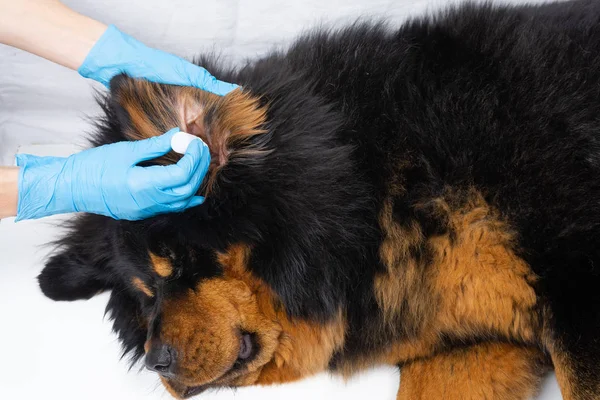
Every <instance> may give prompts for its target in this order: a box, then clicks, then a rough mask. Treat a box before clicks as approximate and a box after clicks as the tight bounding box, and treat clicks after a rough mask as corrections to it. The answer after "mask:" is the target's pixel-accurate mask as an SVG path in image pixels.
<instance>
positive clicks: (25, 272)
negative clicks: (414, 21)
mask: <svg viewBox="0 0 600 400" xmlns="http://www.w3.org/2000/svg"><path fill="white" fill-rule="evenodd" d="M505 2H512V3H517V2H520V1H519V0H505ZM528 2H529V3H538V2H542V0H529V1H528ZM65 3H67V4H68V5H69V6H71V7H73V8H74V9H76V10H78V11H81V12H83V13H85V14H87V15H89V16H92V17H94V18H97V19H99V20H101V21H103V22H105V23H113V24H115V25H117V26H118V27H119V28H120V29H122V30H123V31H125V32H127V33H129V34H132V35H133V36H135V37H137V38H138V39H140V40H142V41H144V42H145V43H147V44H148V45H151V46H154V47H158V48H161V49H164V50H167V51H170V52H173V53H176V54H178V55H181V56H184V57H188V58H191V57H193V56H194V55H196V54H199V53H200V52H201V51H207V50H216V51H218V52H220V53H222V54H223V55H224V56H225V58H226V59H227V60H229V61H230V62H232V63H238V62H240V61H241V60H242V59H244V58H247V57H255V56H258V55H260V54H264V53H265V52H267V51H268V50H269V49H271V48H272V47H274V46H281V45H284V44H285V43H287V42H289V41H290V40H291V39H292V38H293V37H294V36H295V35H296V34H297V33H298V32H300V31H302V30H304V29H307V28H310V27H312V26H315V25H317V24H319V23H322V22H330V23H342V22H344V21H348V20H354V19H355V18H357V17H364V16H384V17H386V18H388V19H389V20H390V21H393V22H396V21H398V22H399V21H401V20H403V19H404V18H406V16H408V15H415V14H416V13H418V12H422V11H423V10H426V9H428V8H430V9H435V8H436V7H437V6H439V5H443V4H448V3H449V1H447V0H284V1H282V0H205V1H199V0H167V1H160V0H128V1H123V0H103V1H97V0H68V1H65ZM0 12H1V11H0ZM92 88H97V89H102V88H101V87H100V86H99V85H97V84H95V83H91V82H90V81H86V80H84V79H82V78H80V77H79V76H78V75H77V74H76V73H75V72H73V71H70V70H67V69H65V68H62V67H59V66H57V65H53V64H51V63H49V62H47V61H45V60H42V59H39V58H37V57H35V56H32V55H30V54H26V53H23V52H21V51H18V50H15V49H12V48H8V47H6V46H1V45H0V165H3V164H4V165H12V163H13V159H14V154H15V152H16V151H17V149H18V148H19V147H20V146H30V145H34V146H33V147H28V151H39V152H41V153H44V154H49V153H52V154H55V152H59V153H60V152H67V153H68V152H70V151H72V149H73V147H72V146H73V144H75V145H77V144H82V143H83V138H84V137H85V134H86V132H89V131H90V129H91V128H90V124H89V123H88V122H87V121H86V119H85V118H84V117H85V116H86V115H87V116H90V115H91V116H93V115H95V114H97V113H98V108H97V106H96V105H95V103H94V101H93V96H92V90H91V89H92ZM40 144H55V145H56V146H53V147H47V146H35V145H40ZM65 218H69V216H63V217H54V218H48V219H45V220H42V221H27V222H22V223H19V224H14V223H13V222H12V221H11V220H4V221H2V222H1V223H0V312H1V313H2V319H1V321H2V325H1V326H0V343H1V344H2V346H3V348H2V350H3V351H2V352H1V354H2V355H3V357H2V362H0V399H19V400H20V399H41V398H44V399H61V400H80V399H89V400H96V399H98V400H105V399H115V400H118V399H128V400H130V399H168V398H169V396H168V395H166V394H165V393H164V390H163V389H162V388H161V387H160V386H159V385H158V383H157V379H156V377H155V376H154V375H153V374H150V373H146V372H141V373H139V374H138V373H137V370H133V371H132V372H128V371H127V365H126V363H124V362H119V347H118V343H117V341H116V338H115V337H114V336H113V335H112V334H111V332H110V324H109V323H108V322H107V321H103V309H104V306H105V304H106V296H100V297H97V298H95V299H93V300H90V301H88V302H78V303H54V302H51V301H49V300H47V299H45V298H44V297H43V296H42V295H41V293H40V292H39V289H38V288H37V285H36V282H35V276H36V275H37V274H38V273H39V271H40V269H41V266H42V262H43V259H44V258H45V257H46V255H47V254H48V249H47V248H44V247H42V245H43V244H44V243H47V242H48V241H50V240H52V239H53V238H55V237H56V235H57V234H58V233H59V231H60V230H59V228H57V227H56V225H60V221H62V220H63V219H65ZM397 386H398V375H397V372H396V371H394V370H393V369H387V368H382V369H378V370H375V371H372V372H370V373H367V374H365V375H363V376H360V377H358V378H356V379H354V380H352V381H351V382H350V383H349V384H348V385H345V384H344V383H343V382H342V381H341V380H340V379H338V378H330V377H327V376H324V375H323V376H318V377H315V378H312V379H309V380H307V381H303V382H299V383H296V384H292V385H285V386H282V387H275V388H249V389H242V390H239V391H238V392H237V394H234V392H231V391H223V392H220V393H217V394H212V393H211V394H207V395H204V396H201V397H200V398H206V399H233V398H235V399H238V400H244V399H256V398H261V399H264V400H266V399H280V398H282V397H288V398H290V399H306V398H311V399H313V400H321V399H323V400H325V399H331V398H334V397H339V398H346V399H361V400H362V399H367V398H368V399H373V400H392V399H394V398H395V393H396V390H397ZM539 398H540V399H543V400H555V399H560V398H561V397H560V394H559V392H558V389H557V387H556V383H555V381H554V380H553V379H550V380H549V381H548V383H547V384H546V385H545V387H544V391H543V392H542V394H541V395H540V397H539Z"/></svg>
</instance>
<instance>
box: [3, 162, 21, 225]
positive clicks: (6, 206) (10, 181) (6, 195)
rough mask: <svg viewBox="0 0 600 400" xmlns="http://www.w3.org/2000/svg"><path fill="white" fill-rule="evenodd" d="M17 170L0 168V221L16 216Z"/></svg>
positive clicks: (15, 168)
mask: <svg viewBox="0 0 600 400" xmlns="http://www.w3.org/2000/svg"><path fill="white" fill-rule="evenodd" d="M18 182H19V168H17V167H0V219H2V218H6V217H13V216H15V215H17V201H18Z"/></svg>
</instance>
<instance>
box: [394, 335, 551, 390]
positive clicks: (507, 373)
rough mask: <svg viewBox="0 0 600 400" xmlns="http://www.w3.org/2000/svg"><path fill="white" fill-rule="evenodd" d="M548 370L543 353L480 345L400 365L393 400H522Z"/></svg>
mask: <svg viewBox="0 0 600 400" xmlns="http://www.w3.org/2000/svg"><path fill="white" fill-rule="evenodd" d="M546 371H548V366H547V363H546V362H545V357H544V355H543V353H542V352H541V351H540V350H538V349H535V348H531V347H520V346H517V345H512V344H506V343H483V344H478V345H474V346H471V347H467V348H461V349H456V350H453V351H451V352H449V353H443V354H438V355H436V356H434V357H431V358H427V359H423V360H417V361H414V362H411V363H410V364H407V365H403V366H402V367H401V372H400V390H399V391H398V397H397V399H398V400H438V399H444V400H481V399H488V400H525V399H529V398H531V396H532V395H534V394H535V393H536V391H537V390H538V388H539V385H540V381H541V377H542V375H543V374H544V373H545V372H546Z"/></svg>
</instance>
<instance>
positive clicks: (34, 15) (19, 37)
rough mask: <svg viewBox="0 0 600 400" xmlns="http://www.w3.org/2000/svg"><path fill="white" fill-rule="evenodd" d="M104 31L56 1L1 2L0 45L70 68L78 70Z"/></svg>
mask: <svg viewBox="0 0 600 400" xmlns="http://www.w3.org/2000/svg"><path fill="white" fill-rule="evenodd" d="M106 28H107V26H106V25H104V24H102V23H100V22H98V21H95V20H93V19H91V18H89V17H86V16H83V15H81V14H78V13H76V12H75V11H73V10H71V9H70V8H68V7H66V6H65V5H63V4H62V3H60V2H59V1H58V0H0V43H4V44H7V45H9V46H13V47H17V48H20V49H22V50H25V51H27V52H30V53H33V54H36V55H38V56H41V57H44V58H46V59H48V60H50V61H53V62H55V63H58V64H61V65H63V66H65V67H68V68H71V69H77V68H79V66H80V65H81V64H82V63H83V61H84V59H85V57H86V56H87V54H88V53H89V52H90V50H91V48H92V47H93V46H94V44H95V43H96V41H97V40H98V38H100V36H102V34H103V33H104V31H105V30H106Z"/></svg>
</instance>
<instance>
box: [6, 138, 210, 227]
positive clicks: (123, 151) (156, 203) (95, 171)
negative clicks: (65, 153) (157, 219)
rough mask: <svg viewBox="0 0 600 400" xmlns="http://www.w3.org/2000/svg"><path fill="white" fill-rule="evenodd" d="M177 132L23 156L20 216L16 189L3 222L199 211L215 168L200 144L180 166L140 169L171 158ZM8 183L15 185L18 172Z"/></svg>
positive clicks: (19, 160) (191, 148) (19, 157)
mask: <svg viewBox="0 0 600 400" xmlns="http://www.w3.org/2000/svg"><path fill="white" fill-rule="evenodd" d="M178 131H179V129H177V128H175V129H172V130H170V131H169V132H167V133H166V134H164V135H161V136H157V137H153V138H150V139H146V140H140V141H136V142H120V143H113V144H109V145H105V146H100V147H96V148H93V149H89V150H84V151H82V152H80V153H77V154H74V155H72V156H70V157H66V158H63V157H37V156H32V155H28V154H19V155H17V165H18V167H19V168H18V175H19V177H18V204H17V207H16V213H15V212H14V211H15V207H14V195H13V194H12V192H11V191H12V190H14V183H11V184H9V186H7V190H8V191H9V192H8V194H7V204H6V210H5V211H4V212H3V213H7V214H6V215H4V216H10V215H14V214H16V216H17V221H19V220H24V219H35V218H41V217H45V216H49V215H55V214H63V213H69V212H89V213H94V214H99V215H105V216H108V217H112V218H114V219H126V220H139V219H144V218H149V217H151V216H154V215H157V214H163V213H167V212H175V211H183V210H184V209H186V208H188V207H193V206H197V205H200V204H202V202H203V201H204V198H203V197H201V196H197V195H196V193H197V191H198V189H199V188H200V185H201V183H202V180H203V178H204V175H205V174H206V172H207V170H208V166H209V164H210V151H209V150H208V147H207V146H206V144H204V143H203V142H202V141H201V140H199V139H195V140H192V141H191V142H190V143H189V145H188V147H187V150H186V152H185V154H184V156H183V157H182V158H181V160H179V162H178V163H177V164H173V165H168V166H162V165H155V166H150V167H140V166H138V164H139V163H141V162H144V161H148V160H152V159H155V158H158V157H160V156H162V155H164V154H166V153H167V152H169V151H170V150H171V140H172V138H173V136H174V135H175V134H176V133H177V132H178ZM9 178H10V179H14V172H11V176H10V177H9ZM8 200H10V201H8ZM3 208H4V206H3ZM11 211H12V213H11Z"/></svg>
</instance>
